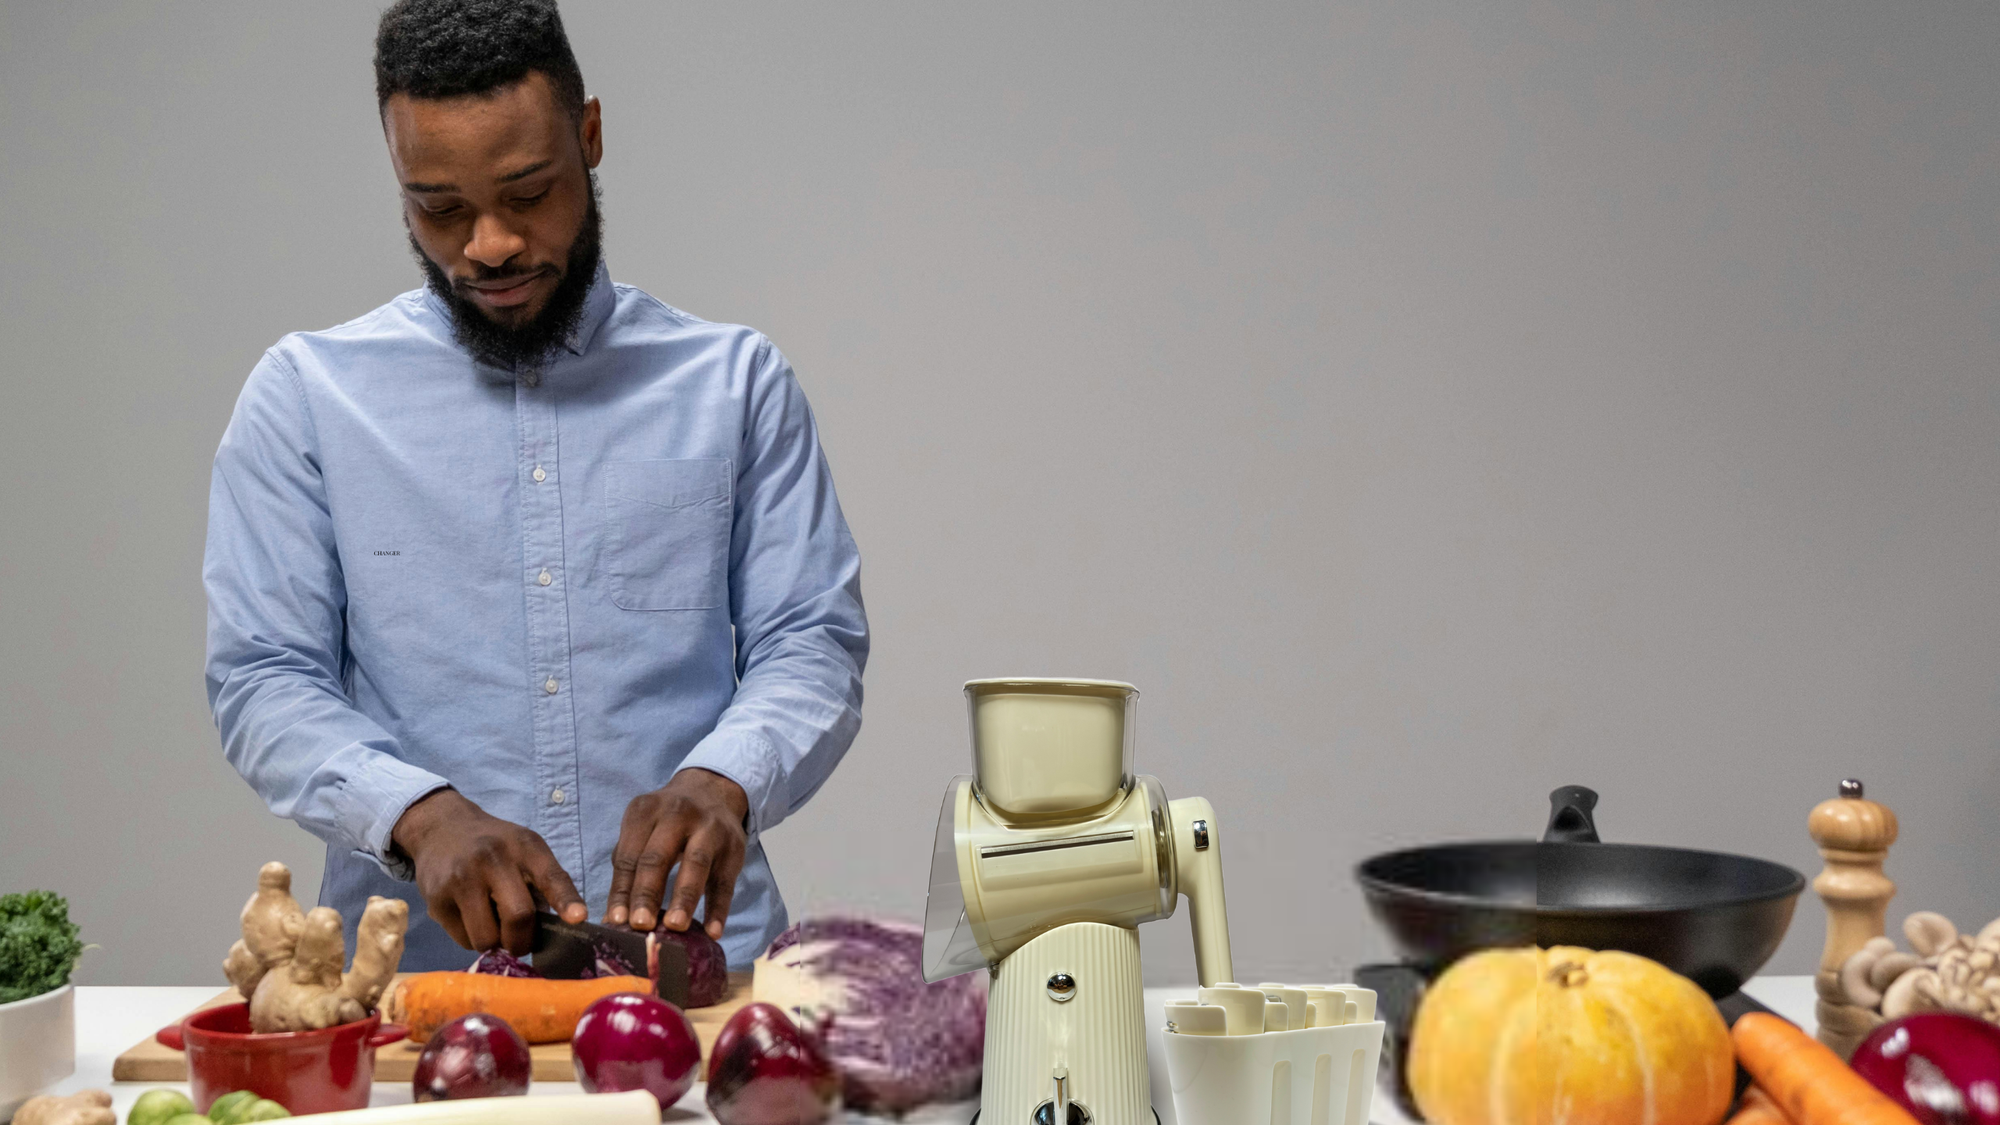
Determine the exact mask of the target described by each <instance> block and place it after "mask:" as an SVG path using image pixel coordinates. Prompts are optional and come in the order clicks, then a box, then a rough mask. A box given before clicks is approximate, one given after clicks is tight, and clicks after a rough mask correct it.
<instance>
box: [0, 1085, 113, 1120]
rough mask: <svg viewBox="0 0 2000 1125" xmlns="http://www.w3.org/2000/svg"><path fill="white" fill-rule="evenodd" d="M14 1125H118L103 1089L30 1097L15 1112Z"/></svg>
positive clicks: (109, 1096) (108, 1097)
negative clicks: (66, 1094)
mask: <svg viewBox="0 0 2000 1125" xmlns="http://www.w3.org/2000/svg"><path fill="white" fill-rule="evenodd" d="M14 1125H118V1115H117V1114H116V1113H113V1112H112V1110H111V1095H110V1094H107V1093H105V1092H104V1091H102V1090H78V1091H77V1092H76V1093H74V1094H71V1095H69V1096H68V1097H66V1098H57V1097H51V1096H49V1095H47V1094H44V1095H42V1096H41V1097H39V1098H29V1099H28V1100H27V1101H25V1102H22V1103H21V1108H20V1109H17V1110H15V1111H14Z"/></svg>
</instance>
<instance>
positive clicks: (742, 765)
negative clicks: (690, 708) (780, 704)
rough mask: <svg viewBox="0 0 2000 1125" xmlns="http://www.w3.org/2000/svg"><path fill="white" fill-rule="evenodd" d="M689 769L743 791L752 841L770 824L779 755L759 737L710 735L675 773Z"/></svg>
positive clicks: (745, 733) (746, 824)
mask: <svg viewBox="0 0 2000 1125" xmlns="http://www.w3.org/2000/svg"><path fill="white" fill-rule="evenodd" d="M689 769H700V770H707V771H708V772H710V773H717V774H721V775H722V776H724V777H726V778H728V779H729V780H731V781H733V782H735V783H736V784H737V785H738V786H741V787H742V789H743V796H744V797H745V798H747V799H748V801H749V805H750V811H749V814H748V815H747V816H745V817H744V824H743V830H744V831H745V832H747V833H748V834H749V836H750V838H751V839H755V838H756V837H757V834H758V833H759V832H761V831H763V829H764V827H765V826H766V825H767V824H769V823H771V817H770V816H768V815H767V810H768V809H769V808H770V807H771V802H772V800H773V799H774V798H775V797H776V796H777V792H778V789H779V783H780V780H781V778H780V775H779V771H778V752H777V750H775V749H773V748H772V746H771V744H770V743H769V742H767V741H765V740H764V739H763V738H762V737H761V736H759V735H755V734H751V733H749V732H748V731H731V732H728V733H723V732H721V731H713V732H711V733H710V734H709V736H708V737H707V738H704V739H702V740H701V741H700V742H699V743H697V744H696V745H695V748H694V750H693V751H692V752H690V753H689V754H688V756H687V757H686V758H685V759H683V760H682V762H681V764H680V769H676V770H675V771H674V772H675V773H679V772H681V770H689ZM778 819H783V818H782V816H781V817H779V818H778Z"/></svg>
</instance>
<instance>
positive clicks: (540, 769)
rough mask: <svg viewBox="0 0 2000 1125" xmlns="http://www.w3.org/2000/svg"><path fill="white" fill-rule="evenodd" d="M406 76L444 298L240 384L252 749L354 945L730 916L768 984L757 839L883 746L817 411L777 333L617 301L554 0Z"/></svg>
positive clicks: (409, 162)
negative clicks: (393, 935) (371, 900)
mask: <svg viewBox="0 0 2000 1125" xmlns="http://www.w3.org/2000/svg"><path fill="white" fill-rule="evenodd" d="M375 70H376V93H377V99H378V108H379V110H380V114H381V120H382V128H383V134H384V136H385V138H386V139H387V141H388V148H389V158H390V164H391V165H392V166H393V168H394V170H395V174H396V181H397V183H398V184H399V185H401V189H402V195H403V217H404V222H405V224H406V225H407V227H408V228H409V235H410V245H411V248H412V250H413V251H414V252H415V255H416V259H417V262H418V264H419V265H420V266H421V267H422V269H423V272H424V274H425V276H426V278H427V281H428V285H427V286H426V287H425V288H424V289H419V290H415V291H412V292H409V293H405V294H403V295H402V296H400V297H398V298H396V299H395V300H393V301H391V302H389V303H388V304H386V305H384V306H382V307H381V308H379V309H376V310H375V311H374V312H371V313H369V314H367V315H366V316H363V317H361V318H360V319H358V320H354V321H350V322H348V323H346V324H343V325H341V326H339V327H337V328H333V329H329V330H327V331H325V332H313V333H300V334H294V335H291V336H287V337H285V338H284V339H283V340H281V341H280V342H279V343H278V344H277V345H276V346H275V347H273V348H272V349H271V350H270V351H268V352H266V353H265V355H264V357H263V360H262V361H261V362H260V363H258V365H257V366H256V369H255V370H254V371H252V372H251V375H250V378H249V380H248V382H247V383H246V385H245V386H244V389H243V393H242V397H241V398H240V400H239V401H238V403H237V406H236V412H235V415H234V417H233V418H232V419H231V421H230V424H229V429H228V431H227V433H226V434H225V435H224V437H223V440H222V444H221V448H220V450H219V451H218V453H217V455H216V461H215V474H214V483H213V488H212V491H211V495H210V501H209V534H208V553H207V560H206V564H205V566H204V569H203V578H204V581H205V584H206V586H207V590H208V596H209V657H208V689H209V697H210V702H211V705H212V707H213V710H214V713H215V718H216V723H217V726H218V727H219V729H220V731H221V734H222V742H223V747H224V752H225V754H226V755H227V757H228V758H229V761H230V762H231V764H232V765H234V766H235V767H236V769H237V770H238V771H239V772H240V773H241V774H242V775H243V777H244V778H245V779H246V780H247V781H248V782H249V783H250V784H251V786H252V787H253V788H255V789H256V790H257V792H258V793H259V794H260V795H262V797H263V798H264V800H265V802H266V803H267V804H268V805H269V806H270V808H271V810H272V811H273V812H274V813H276V814H277V815H280V816H285V817H290V818H292V819H293V820H296V821H297V822H298V823H299V824H301V825H302V826H304V827H305V828H307V829H308V830H309V831H311V832H313V833H314V834H315V835H317V836H319V837H321V838H322V839H324V840H325V841H326V843H327V859H326V874H325V878H324V880H323V883H322V886H321V891H320V902H322V903H324V904H326V905H330V906H334V907H336V908H338V909H339V910H340V912H341V914H342V916H343V917H344V918H345V919H346V921H347V925H348V936H349V940H350V942H351V941H352V938H353V927H354V924H355V922H356V919H357V918H358V917H359V915H360V913H361V907H362V905H363V904H364V903H365V902H366V900H367V898H368V896H369V895H374V894H380V895H387V896H391V897H398V898H404V899H407V900H410V902H411V907H412V911H411V919H412V924H411V929H410V935H409V941H408V945H407V948H406V951H405V954H404V960H403V964H404V967H405V968H408V969H412V970H422V969H444V968H463V967H464V966H465V965H466V963H467V962H468V961H470V959H471V958H470V957H469V955H468V954H467V953H466V952H465V950H466V949H489V948H493V947H496V946H504V947H506V948H507V949H510V950H512V951H514V952H517V953H520V952H525V951H526V950H527V948H528V943H529V941H530V938H531V935H532V932H533V914H534V911H535V910H536V909H537V908H538V906H546V907H547V908H550V909H554V910H556V911H558V912H559V913H561V914H563V915H564V916H565V917H567V918H569V919H570V920H572V921H581V920H583V919H584V918H585V917H586V916H588V914H596V915H598V916H600V917H601V918H602V920H603V921H605V922H606V923H608V924H614V925H623V924H629V925H631V926H632V927H634V928H637V929H651V928H653V927H654V926H656V925H660V924H664V925H665V926H667V927H669V928H672V929H677V930H678V929H686V928H687V927H688V926H689V925H690V924H694V923H695V922H696V921H697V919H696V912H697V909H698V908H699V909H700V918H699V923H700V924H701V925H703V926H705V928H706V930H707V932H708V933H709V934H710V935H711V936H713V937H716V938H718V939H720V940H721V942H722V944H723V946H724V948H725V949H726V951H727V952H728V955H729V961H730V963H731V964H732V965H736V966H742V965H744V964H745V963H746V962H748V961H749V960H751V959H752V958H754V957H755V956H757V954H759V953H760V952H761V951H762V950H763V948H764V946H765V945H766V944H768V943H769V941H770V939H771V938H772V937H773V936H775V935H776V934H777V932H778V931H779V930H781V929H783V928H784V926H785V925H786V917H785V906H784V902H783V900H782V899H781V898H780V897H779V894H778V889H777V887H776V885H775V884H774V883H773V881H772V876H771V870H770V866H769V864H768V863H767V862H766V860H765V857H764V852H763V849H762V847H761V845H760V843H759V837H760V834H761V833H762V832H764V831H766V830H768V829H769V828H770V827H771V826H772V825H774V824H776V823H778V822H779V821H780V820H782V819H783V818H784V817H785V816H786V815H788V814H790V813H791V812H793V811H796V810H797V809H798V808H799V807H800V806H801V805H802V804H803V803H804V802H805V801H806V799H807V798H809V797H811V796H812V794H813V792H814V790H816V789H817V788H818V787H819V785H820V784H821V783H822V782H824V781H825V780H826V778H827V775H828V774H829V773H830V772H831V771H832V769H833V767H834V765H835V764H836V763H837V762H838V761H839V759H840V757H841V756H842V754H844V753H845V752H846V749H847V747H848V744H849V743H850V742H851V741H852V740H853V738H854V734H855V731H856V730H857V729H858V728H859V726H860V722H861V673H862V666H863V664H864V662H865V661H866V658H867V652H868V628H867V622H866V619H865V616H864V614H863V611H862V605H861V591H860V579H859V566H860V564H859V559H858V556H857V554H856V551H855V546H854V542H853V540H852V538H851V537H850V536H849V534H848V530H847V525H846V523H845V521H844V520H843V518H842V516H841V512H840V505H839V502H838V500H837V499H836V498H835V496H834V490H833V480H832V477H831V475H830V474H829V472H828V469H827V465H826V462H825V460H824V458H823V457H822V456H821V453H820V448H819V442H818V436H817V432H816V430H815V428H814V424H813V419H812V416H811V414H810V412H809V411H808V409H807V405H806V401H805V398H804V396H803V395H802V394H801V393H800V391H799V388H798V385H797V384H796V382H795V381H794V380H793V377H792V372H791V369H790V367H789V366H788V365H787V363H786V361H785V359H784V357H783V356H781V355H779V354H778V352H777V351H776V349H774V348H773V347H772V346H771V344H770V342H769V341H768V340H766V339H765V338H764V337H762V336H760V335H758V334H757V333H755V332H752V331H750V330H749V329H746V328H742V327H737V326H730V325H719V324H710V323H707V322H705V321H702V320H698V319H696V318H695V317H692V316H690V315H688V314H687V313H684V312H681V311H679V310H677V309H673V308H670V307H668V306H666V305H663V304H661V303H660V302H658V301H656V300H654V299H653V298H651V297H649V296H647V295H646V294H645V293H642V292H640V291H638V290H636V289H632V288H629V287H626V286H616V285H613V284H612V283H611V280H610V276H609V274H608V273H607V272H606V269H605V267H604V265H603V263H602V262H601V260H600V255H599V244H600V237H599V236H600V231H601V223H600V219H599V215H598V208H597V181H596V174H595V171H594V169H595V168H596V167H597V164H598V161H599V159H600V158H601V156H602V154H603V133H602V128H601V121H600V117H599V108H598V104H597V101H596V99H594V98H587V97H586V96H585V94H584V86H583V78H582V75H581V73H580V72H579V70H578V68H577V64H576V60H575V57H574V56H573V55H572V53H571V51H570V47H569V43H568V40H567V38H566V37H565V35H564V32H563V28H562V22H561V19H560V17H559V15H558V14H557V11H556V8H555V5H554V3H553V0H399V2H398V3H397V4H395V5H394V6H393V7H391V8H390V9H389V10H388V11H387V12H385V13H384V14H383V16H382V21H381V26H380V31H379V33H378V36H377V40H376V56H375ZM254 859H255V857H250V859H248V860H246V862H250V863H251V867H246V868H245V871H246V872H247V871H249V870H251V868H252V867H254V862H252V861H254ZM245 877H247V875H246V876H245ZM410 881H414V883H415V887H414V890H415V891H416V892H417V894H415V895H413V894H411V893H410V892H411V889H412V888H411V887H410V886H409V882H410ZM418 899H421V901H418ZM460 947H463V948H460Z"/></svg>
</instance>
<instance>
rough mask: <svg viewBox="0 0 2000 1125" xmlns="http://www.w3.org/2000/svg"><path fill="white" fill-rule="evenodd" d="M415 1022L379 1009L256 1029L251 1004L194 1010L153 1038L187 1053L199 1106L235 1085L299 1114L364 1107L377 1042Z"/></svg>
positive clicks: (403, 1033)
mask: <svg viewBox="0 0 2000 1125" xmlns="http://www.w3.org/2000/svg"><path fill="white" fill-rule="evenodd" d="M409 1034H410V1029H409V1028H407V1027H404V1026H402V1025H401V1024H394V1023H388V1024H385V1023H383V1022H382V1017H381V1015H380V1014H375V1015H371V1016H369V1017H368V1018H367V1019H365V1020H356V1021H354V1022H353V1023H344V1024H341V1025H340V1026H339V1027H329V1028H327V1029H325V1030H324V1031H279V1032H268V1033H265V1034H258V1033H256V1032H253V1031H251V1030H250V1005H248V1004H231V1005H229V1006H228V1007H224V1008H210V1009H208V1010H207V1011H205V1012H196V1013H195V1014H194V1015H191V1016H189V1017H188V1018H186V1019H184V1020H182V1021H181V1022H180V1023H178V1024H175V1025H174V1026H172V1027H169V1028H163V1029H161V1031H160V1033H159V1034H158V1035H156V1036H155V1037H154V1038H156V1039H158V1040H159V1041H160V1043H161V1045H162V1046H166V1047H170V1048H172V1049H174V1050H176V1051H185V1052H186V1053H187V1064H188V1084H189V1085H190V1086H191V1087H193V1090H194V1104H195V1108H196V1109H198V1110H201V1111H203V1112H206V1111H207V1110H208V1107H209V1106H210V1105H212V1104H214V1102H215V1099H217V1098H219V1097H221V1096H222V1095H224V1094H227V1093H229V1092H230V1091H231V1090H249V1091H251V1092H253V1093H255V1094H256V1095H257V1096H258V1097H260V1098H269V1099H271V1100H272V1101H274V1102H277V1103H278V1104H279V1105H281V1106H284V1107H285V1108H286V1109H288V1110H291V1111H292V1113H293V1115H295V1116H297V1115H303V1114H307V1113H331V1112H333V1111H334V1110H339V1109H365V1108H367V1106H368V1091H369V1088H370V1087H372V1086H373V1085H374V1084H375V1048H377V1047H380V1046H383V1045H384V1044H388V1043H394V1042H396V1041H397V1040H400V1039H405V1038H408V1036H409Z"/></svg>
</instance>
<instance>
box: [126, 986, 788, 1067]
mask: <svg viewBox="0 0 2000 1125" xmlns="http://www.w3.org/2000/svg"><path fill="white" fill-rule="evenodd" d="M242 1002H243V997H242V996H240V995H238V994H237V992H236V990H235V989H233V988H232V989H230V990H228V991H227V992H224V993H222V994H221V995H219V996H217V997H216V998H215V999H213V1000H210V1001H209V1002H207V1003H206V1004H202V1005H200V1006H199V1007H197V1008H195V1009H194V1011H191V1012H189V1013H188V1014H189V1015H193V1014H194V1012H204V1011H207V1010H208V1009H210V1008H219V1007H222V1006H223V1005H225V1004H241V1003H242ZM749 1002H750V974H749V973H731V974H729V994H728V995H726V996H724V997H723V998H722V1003H720V1004H716V1005H713V1006H711V1007H707V1008H695V1009H693V1010H691V1011H689V1012H688V1014H687V1015H688V1020H689V1022H691V1023H693V1024H694V1032H695V1035H696V1036H697V1037H699V1038H700V1039H701V1057H702V1058H703V1059H706V1058H708V1049H709V1047H710V1046H712V1045H713V1044H714V1043H715V1037H716V1036H717V1035H719V1034H721V1033H722V1025H723V1024H725V1023H727V1022H729V1017H730V1016H733V1015H735V1014H736V1010H737V1009H738V1008H741V1007H743V1006H744V1005H745V1004H748V1003H749ZM421 1051H422V1048H421V1047H419V1046H418V1045H417V1044H414V1043H411V1042H410V1041H409V1040H407V1039H406V1040H404V1041H403V1042H401V1043H391V1044H389V1045H388V1046H386V1047H381V1048H378V1049H377V1050H376V1052H375V1081H377V1082H392V1083H394V1082H408V1081H410V1079H411V1078H412V1077H414V1076H415V1075H416V1071H417V1055H418V1054H419V1053H420V1052H421ZM528 1053H529V1054H530V1055H532V1056H533V1057H534V1060H535V1069H534V1080H535V1081H537V1082H574V1081H576V1072H575V1070H573V1069H572V1068H571V1066H570V1056H569V1044H568V1043H537V1044H535V1045H534V1046H531V1047H529V1048H528ZM111 1080H112V1081H114V1082H186V1081H187V1080H188V1073H187V1056H186V1055H184V1054H182V1053H181V1052H179V1051H176V1050H173V1049H171V1048H169V1047H164V1046H161V1045H160V1043H159V1042H158V1041H157V1040H155V1039H153V1038H151V1037H150V1036H149V1037H148V1038H147V1039H146V1041H145V1042H143V1043H138V1044H135V1045H133V1047H132V1049H131V1050H128V1051H126V1052H125V1053H124V1054H122V1055H119V1056H118V1058H117V1059H116V1060H115V1061H113V1062H112V1064H111Z"/></svg>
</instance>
